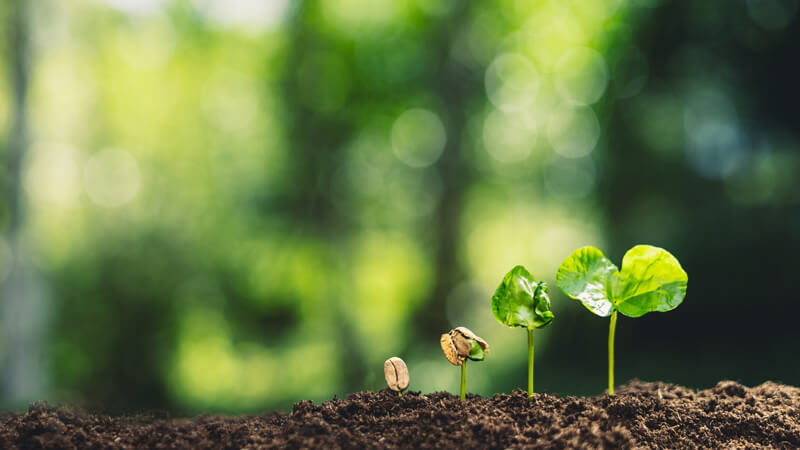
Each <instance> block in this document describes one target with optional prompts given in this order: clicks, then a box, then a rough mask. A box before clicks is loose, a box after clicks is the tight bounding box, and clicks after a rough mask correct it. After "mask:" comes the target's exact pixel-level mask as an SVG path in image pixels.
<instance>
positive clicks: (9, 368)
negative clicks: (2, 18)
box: [0, 0, 44, 406]
mask: <svg viewBox="0 0 800 450" xmlns="http://www.w3.org/2000/svg"><path fill="white" fill-rule="evenodd" d="M6 7H7V8H10V10H8V11H7V14H6V23H5V26H4V27H3V32H4V35H5V36H4V37H5V41H6V42H7V45H8V47H7V48H6V49H5V51H6V54H7V55H8V60H7V64H6V65H7V67H8V69H9V87H10V90H11V110H10V117H11V120H10V130H9V133H8V143H7V146H6V148H5V155H4V156H5V165H6V167H5V174H4V176H5V177H4V178H5V180H4V181H5V186H4V189H5V201H6V205H7V210H6V214H7V222H6V223H7V228H6V240H7V243H8V249H9V250H10V255H11V258H10V261H8V264H10V267H9V269H8V275H7V278H6V280H5V283H4V285H3V286H2V309H0V317H2V326H3V329H2V336H3V343H2V345H3V347H4V348H2V354H3V366H2V391H3V399H4V402H5V403H6V406H15V405H20V404H24V403H26V402H29V401H32V400H35V399H38V398H40V396H41V395H42V386H43V377H42V370H41V364H40V363H41V361H40V358H41V356H42V355H41V338H42V330H43V327H42V320H41V319H42V318H43V317H44V311H43V308H42V307H41V306H42V305H41V304H39V303H40V300H41V297H40V296H38V295H36V292H35V289H36V288H37V285H36V283H35V281H34V277H33V274H32V272H31V271H30V270H29V269H28V268H26V266H25V261H24V259H23V258H22V257H21V255H22V254H23V253H24V249H23V245H22V243H21V237H22V229H23V222H24V207H23V198H22V165H23V164H22V163H23V159H24V157H25V153H26V151H27V148H28V82H29V80H30V74H29V57H30V52H29V50H30V47H29V45H30V37H29V32H28V30H29V27H28V2H27V1H26V0H15V1H12V2H9V3H8V4H7V5H6Z"/></svg>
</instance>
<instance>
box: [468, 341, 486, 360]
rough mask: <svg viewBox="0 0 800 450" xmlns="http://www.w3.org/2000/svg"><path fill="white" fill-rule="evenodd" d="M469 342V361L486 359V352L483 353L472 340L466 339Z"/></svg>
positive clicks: (481, 348)
mask: <svg viewBox="0 0 800 450" xmlns="http://www.w3.org/2000/svg"><path fill="white" fill-rule="evenodd" d="M467 340H468V341H469V346H470V348H469V356H467V357H468V358H469V359H471V360H473V361H483V359H484V358H486V352H484V351H483V347H481V345H480V344H478V343H477V342H476V341H475V340H474V339H467Z"/></svg>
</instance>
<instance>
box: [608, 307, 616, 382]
mask: <svg viewBox="0 0 800 450" xmlns="http://www.w3.org/2000/svg"><path fill="white" fill-rule="evenodd" d="M616 328H617V310H616V309H615V310H614V312H612V313H611V325H609V327H608V395H614V331H615V330H616Z"/></svg>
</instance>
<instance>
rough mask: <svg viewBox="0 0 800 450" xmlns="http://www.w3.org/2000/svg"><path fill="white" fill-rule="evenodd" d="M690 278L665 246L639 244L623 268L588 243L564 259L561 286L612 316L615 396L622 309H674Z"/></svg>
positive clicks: (634, 312) (635, 313)
mask: <svg viewBox="0 0 800 450" xmlns="http://www.w3.org/2000/svg"><path fill="white" fill-rule="evenodd" d="M688 280H689V278H688V276H687V275H686V272H685V271H684V270H683V268H682V267H681V265H680V263H679V262H678V260H677V259H675V257H674V256H672V254H670V253H669V252H668V251H666V250H664V249H663V248H659V247H654V246H652V245H637V246H635V247H633V248H632V249H630V250H628V252H627V253H625V256H624V257H623V258H622V270H619V269H617V266H615V265H614V263H612V262H611V261H610V260H609V259H608V258H606V257H605V256H604V255H603V252H601V251H600V250H598V249H596V248H594V247H583V248H579V249H577V250H575V251H574V252H572V254H571V255H569V256H568V257H567V259H565V260H564V262H563V263H561V266H560V267H559V268H558V274H557V275H556V284H557V285H558V287H559V288H561V290H562V291H564V293H565V294H567V295H568V296H569V297H571V298H574V299H576V300H579V301H580V302H581V303H583V306H585V307H586V309H588V310H589V311H591V312H593V313H594V314H596V315H598V316H600V317H608V316H611V324H610V325H609V327H608V395H614V332H615V330H616V326H617V311H619V312H621V313H622V314H623V315H626V316H628V317H641V316H643V315H645V314H647V313H649V312H653V311H660V312H663V311H670V310H672V309H675V308H676V307H677V306H678V305H680V304H681V302H683V298H684V296H686V284H687V282H688Z"/></svg>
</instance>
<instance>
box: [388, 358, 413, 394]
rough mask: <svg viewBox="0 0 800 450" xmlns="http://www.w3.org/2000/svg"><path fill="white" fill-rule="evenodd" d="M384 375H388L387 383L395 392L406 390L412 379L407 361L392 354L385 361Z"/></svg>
mask: <svg viewBox="0 0 800 450" xmlns="http://www.w3.org/2000/svg"><path fill="white" fill-rule="evenodd" d="M383 376H384V377H386V385H387V386H389V389H391V390H393V391H395V392H402V391H403V390H405V389H406V388H407V387H408V383H409V381H410V379H409V376H408V366H406V363H405V361H403V360H402V359H400V358H398V357H396V356H392V357H391V358H389V359H387V360H386V362H385V363H383Z"/></svg>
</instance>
